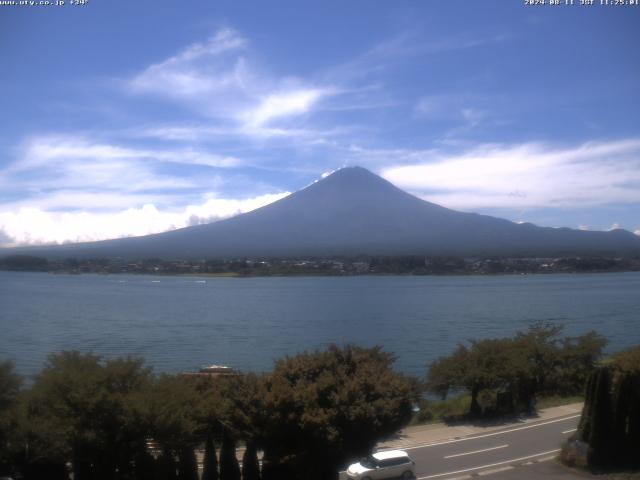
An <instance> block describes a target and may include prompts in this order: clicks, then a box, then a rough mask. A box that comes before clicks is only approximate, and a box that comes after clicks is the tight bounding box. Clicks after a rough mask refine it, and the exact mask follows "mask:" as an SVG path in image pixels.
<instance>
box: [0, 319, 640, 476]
mask: <svg viewBox="0 0 640 480" xmlns="http://www.w3.org/2000/svg"><path fill="white" fill-rule="evenodd" d="M561 330H562V329H561V328H559V327H557V326H555V325H552V324H545V323H542V324H535V325H532V326H531V327H530V328H529V329H528V330H526V331H524V332H518V333H516V334H515V335H514V336H513V337H509V338H500V339H486V340H475V341H469V342H468V343H467V344H461V345H459V346H458V347H457V348H456V349H455V350H454V351H453V352H452V353H451V354H450V355H448V356H445V357H442V358H440V359H438V360H437V361H435V362H433V363H432V364H431V365H430V367H429V369H428V378H427V383H426V388H427V389H428V391H430V392H431V393H435V394H439V395H441V396H443V397H444V396H446V395H448V394H450V393H452V392H454V393H455V392H460V391H466V392H468V394H469V396H470V403H469V413H470V414H471V415H472V416H478V415H493V414H498V413H520V412H530V411H531V410H532V409H534V408H535V398H536V396H538V395H540V394H558V393H560V394H563V395H575V394H580V393H582V392H583V391H584V388H585V385H587V400H586V405H585V411H584V414H583V418H582V420H581V424H580V429H579V434H580V439H582V440H583V441H584V442H586V443H587V444H588V445H589V459H590V462H591V463H592V464H594V465H596V464H597V465H610V464H613V463H615V464H625V465H627V464H628V465H634V464H635V463H634V462H637V460H636V458H637V455H636V454H635V453H634V452H637V451H639V450H638V449H639V448H640V348H636V349H631V350H628V351H625V352H622V353H620V354H618V355H615V356H613V357H612V358H611V359H609V360H608V363H606V366H600V367H597V365H599V364H601V363H602V360H601V358H600V357H601V353H602V348H603V347H604V344H605V341H604V339H603V338H602V337H601V336H600V335H598V334H596V333H594V332H589V333H587V334H584V335H581V336H578V337H561ZM393 362H394V357H393V356H392V355H391V354H389V353H387V352H384V351H383V350H382V349H381V348H379V347H374V348H362V347H357V346H353V345H347V346H343V347H338V346H330V347H328V348H327V349H325V350H322V351H312V352H303V353H301V354H298V355H295V356H287V357H285V358H282V359H280V360H278V361H277V362H276V363H275V366H274V369H273V371H272V372H270V373H267V374H263V375H254V374H243V375H233V376H221V377H206V376H205V377H202V376H185V375H166V374H162V375H155V374H154V373H153V372H152V371H151V369H150V368H148V367H147V366H145V364H144V361H143V360H142V359H140V358H116V359H109V360H105V359H102V358H100V357H98V356H95V355H92V354H81V353H78V352H62V353H58V354H54V355H51V356H50V357H49V359H48V361H47V362H46V364H45V366H44V368H43V370H42V371H41V372H40V373H39V374H38V375H37V376H35V377H34V379H33V381H32V383H31V384H30V385H29V386H28V388H24V387H22V383H21V379H20V377H19V376H18V375H16V374H15V373H14V371H13V367H12V365H11V364H10V363H6V362H5V363H0V476H2V475H6V474H11V473H12V471H19V472H20V473H21V474H22V475H23V478H24V479H25V480H30V479H40V478H48V479H53V480H58V479H59V480H68V479H69V477H70V474H71V473H73V478H74V479H75V480H84V479H91V480H160V479H162V480H165V479H166V480H169V479H171V480H178V479H179V480H197V479H198V478H199V477H200V478H202V479H203V480H241V479H242V480H259V479H261V478H262V479H263V480H276V479H277V480H290V479H291V480H294V479H295V480H297V479H302V478H304V479H306V480H325V479H331V478H336V477H337V472H338V470H339V469H340V467H343V466H344V465H345V464H346V463H347V462H348V461H349V460H350V459H353V458H357V457H359V456H363V455H365V454H367V453H369V452H370V451H371V450H372V449H373V448H374V446H375V444H376V443H377V442H378V441H379V440H380V439H382V438H384V437H386V436H389V435H391V434H393V433H395V432H396V431H397V430H399V429H400V428H402V427H403V426H405V425H406V424H407V423H408V422H409V420H410V419H411V416H412V405H413V404H414V403H416V402H417V401H418V400H419V397H420V394H421V393H422V391H421V390H423V388H424V387H423V386H421V384H420V382H419V381H418V380H417V379H415V378H411V377H408V376H405V375H401V374H399V373H397V372H395V371H394V370H393V369H392V367H393ZM594 372H595V373H594ZM587 380H588V381H587ZM612 445H615V446H616V448H615V449H612V448H611V446H612ZM236 447H240V449H241V451H240V452H238V451H237V448H236ZM242 450H244V451H243V452H242ZM216 451H218V452H219V456H217V455H216ZM259 452H260V454H261V455H259ZM241 453H243V455H242V462H241V465H240V464H239V462H238V459H239V458H240V456H241ZM197 456H198V457H199V458H200V460H201V463H202V467H203V469H202V472H201V474H200V472H199V471H198V464H197ZM259 457H260V459H261V461H259Z"/></svg>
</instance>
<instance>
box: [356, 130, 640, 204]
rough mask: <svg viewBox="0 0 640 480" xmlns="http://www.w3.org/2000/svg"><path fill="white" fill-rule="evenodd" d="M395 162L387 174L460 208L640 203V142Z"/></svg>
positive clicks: (499, 148)
mask: <svg viewBox="0 0 640 480" xmlns="http://www.w3.org/2000/svg"><path fill="white" fill-rule="evenodd" d="M360 154H361V155H362V153H360ZM393 160H394V159H390V163H391V162H393ZM395 160H396V166H392V167H387V168H384V169H383V171H382V174H383V176H384V177H385V178H386V179H388V180H389V181H391V182H393V183H395V184H396V185H398V186H399V187H401V188H404V189H407V190H410V191H412V192H414V193H416V194H418V195H420V196H423V197H425V198H428V199H429V200H431V201H435V202H436V203H441V204H443V205H445V206H449V207H453V208H462V209H477V208H529V207H560V208H582V207H593V206H597V205H608V204H616V203H622V204H626V203H637V202H640V139H634V138H632V139H626V140H619V141H609V142H588V143H584V144H581V145H577V146H574V147H569V148H558V147H556V146H553V145H548V144H544V143H525V144H519V145H481V146H479V147H477V148H474V149H472V150H469V151H467V152H462V153H457V154H446V153H442V152H438V151H430V152H426V153H424V154H421V152H400V154H399V155H398V156H397V157H396V159H395ZM399 163H403V164H399Z"/></svg>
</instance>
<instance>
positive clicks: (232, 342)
mask: <svg viewBox="0 0 640 480" xmlns="http://www.w3.org/2000/svg"><path fill="white" fill-rule="evenodd" d="M537 320H552V321H555V322H558V323H562V324H564V325H565V326H566V329H565V333H566V334H570V335H574V334H581V333H584V332H586V331H588V330H592V329H595V330H597V331H598V332H600V333H601V334H603V335H605V336H606V337H607V338H608V339H609V342H610V343H609V346H608V350H609V351H613V350H617V349H620V348H623V347H627V346H631V345H636V344H640V273H612V274H582V275H564V274H553V275H525V276H490V277H487V276H477V277H475V276H458V277H439V276H438V277H436V276H427V277H411V276H385V277H371V276H360V277H278V278H211V277H207V278H205V277H164V276H163V277H154V276H142V275H108V276H104V275H51V274H46V273H13V272H0V360H3V359H10V360H13V361H14V363H15V365H16V369H17V370H18V372H19V373H22V374H25V375H31V374H33V373H36V372H37V371H38V370H39V369H40V368H41V367H42V365H43V363H44V361H45V359H46V356H47V355H48V354H49V353H52V352H57V351H60V350H64V349H76V350H81V351H92V352H94V353H98V354H101V355H104V356H107V357H109V356H117V355H130V354H131V355H142V356H144V357H145V358H146V359H147V361H148V363H149V364H150V365H152V366H153V367H154V368H155V370H156V371H167V372H178V371H184V370H193V369H197V368H198V367H200V366H201V365H204V364H211V363H218V364H226V365H229V366H232V367H235V368H238V369H241V370H245V371H257V372H260V371H267V370H270V369H271V368H272V365H273V360H274V359H276V358H278V357H281V356H283V355H285V354H294V353H296V352H300V351H302V350H305V349H315V348H322V347H324V346H326V345H328V344H330V343H332V342H334V343H340V344H342V343H347V342H355V343H358V344H361V345H365V346H371V345H376V344H379V345H382V346H384V348H385V349H386V350H388V351H390V352H393V353H395V354H396V355H397V357H398V360H397V363H396V366H397V368H398V369H399V370H401V371H404V372H406V373H411V374H416V375H423V374H424V371H425V365H426V364H427V363H428V362H430V361H432V360H434V359H435V358H437V357H438V356H440V355H444V354H447V353H449V352H450V351H451V350H452V349H453V348H454V347H455V345H456V343H458V342H460V341H463V340H465V339H468V338H486V337H500V336H508V335H512V334H513V333H514V332H515V331H517V330H519V329H524V328H526V327H527V325H528V324H529V323H531V322H534V321H537Z"/></svg>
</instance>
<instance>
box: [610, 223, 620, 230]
mask: <svg viewBox="0 0 640 480" xmlns="http://www.w3.org/2000/svg"><path fill="white" fill-rule="evenodd" d="M619 228H620V224H619V223H618V222H614V223H612V224H611V226H610V227H609V231H611V230H617V229H619Z"/></svg>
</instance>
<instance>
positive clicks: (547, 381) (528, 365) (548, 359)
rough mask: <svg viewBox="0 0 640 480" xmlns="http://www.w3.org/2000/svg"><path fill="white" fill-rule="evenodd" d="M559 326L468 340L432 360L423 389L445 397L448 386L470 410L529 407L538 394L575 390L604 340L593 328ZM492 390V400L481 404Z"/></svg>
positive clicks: (579, 389) (539, 326) (536, 325)
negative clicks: (466, 398) (568, 331)
mask: <svg viewBox="0 0 640 480" xmlns="http://www.w3.org/2000/svg"><path fill="white" fill-rule="evenodd" d="M561 331H562V327H560V326H557V325H554V324H553V323H548V322H538V323H534V324H533V325H531V326H530V327H529V329H528V330H527V331H524V332H518V333H516V335H515V336H514V337H512V338H501V339H486V340H470V341H469V346H466V345H458V347H457V348H456V349H455V350H454V352H453V353H452V354H451V355H448V356H445V357H441V358H439V359H438V360H436V361H435V362H433V363H432V364H431V365H430V366H429V369H428V372H427V389H428V390H429V391H431V392H432V393H436V394H438V395H441V396H443V397H445V396H446V395H447V393H449V392H450V391H452V390H453V391H460V390H466V391H468V392H469V393H470V394H471V403H470V408H469V414H470V415H471V416H477V415H480V414H482V413H491V412H494V411H500V410H501V411H516V412H531V411H532V410H533V409H534V407H535V398H536V396H537V395H538V394H540V393H551V394H558V393H561V394H562V393H564V394H573V395H575V394H578V393H581V392H582V389H583V388H584V383H585V382H586V379H587V377H588V375H589V373H590V372H591V371H592V370H593V369H594V368H595V365H596V362H597V360H598V359H599V358H600V356H601V354H602V348H603V347H604V345H605V343H606V341H605V340H604V338H603V337H601V336H600V335H598V334H596V333H595V332H589V333H587V334H585V335H582V336H579V337H565V338H562V339H561V338H560V337H559V334H560V332H561ZM483 392H486V393H489V392H494V393H496V394H497V395H496V396H495V398H496V401H495V405H494V406H492V405H485V406H484V408H483V407H482V405H481V404H480V401H479V398H480V396H481V394H482V393H483Z"/></svg>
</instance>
